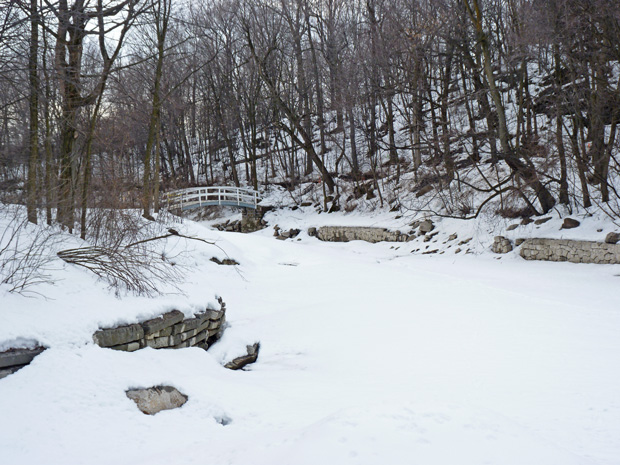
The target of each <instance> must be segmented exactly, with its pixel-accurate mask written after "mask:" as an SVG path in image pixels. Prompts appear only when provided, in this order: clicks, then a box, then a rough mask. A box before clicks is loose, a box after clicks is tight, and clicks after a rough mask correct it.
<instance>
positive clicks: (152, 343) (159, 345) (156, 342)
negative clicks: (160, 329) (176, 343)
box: [146, 336, 170, 349]
mask: <svg viewBox="0 0 620 465" xmlns="http://www.w3.org/2000/svg"><path fill="white" fill-rule="evenodd" d="M146 346H147V347H152V348H153V349H163V348H165V347H170V337H169V336H164V337H156V338H155V339H147V340H146Z"/></svg>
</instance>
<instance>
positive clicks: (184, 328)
mask: <svg viewBox="0 0 620 465" xmlns="http://www.w3.org/2000/svg"><path fill="white" fill-rule="evenodd" d="M220 305H221V308H220V309H219V310H211V309H206V310H204V311H202V312H199V313H197V314H195V315H194V316H193V317H192V318H185V316H184V315H183V313H182V312H180V311H178V310H172V311H170V312H167V313H165V314H163V315H162V316H160V317H158V318H153V319H151V320H148V321H144V322H142V323H136V324H131V325H126V326H119V327H116V328H106V329H101V330H99V331H97V332H96V333H95V334H94V335H93V340H94V341H95V344H97V345H99V346H101V347H108V348H110V349H115V350H123V351H126V352H133V351H134V350H138V349H142V348H143V347H152V348H154V349H165V348H171V349H181V348H183V347H193V346H196V347H200V348H203V349H205V350H206V349H207V348H208V347H209V346H210V345H211V344H213V343H214V342H215V341H217V340H218V339H219V338H220V336H221V335H222V331H223V330H224V323H225V322H226V304H225V303H224V302H222V301H221V299H220Z"/></svg>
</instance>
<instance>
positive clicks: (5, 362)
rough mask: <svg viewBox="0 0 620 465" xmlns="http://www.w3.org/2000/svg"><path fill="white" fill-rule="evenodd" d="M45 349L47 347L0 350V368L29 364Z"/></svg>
mask: <svg viewBox="0 0 620 465" xmlns="http://www.w3.org/2000/svg"><path fill="white" fill-rule="evenodd" d="M44 350H45V348H43V347H39V348H37V349H9V350H7V351H5V352H0V368H5V367H12V366H15V365H27V364H29V363H30V362H32V359H33V358H35V357H36V356H37V355H39V354H40V353H41V352H43V351H44Z"/></svg>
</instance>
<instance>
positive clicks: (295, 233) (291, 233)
mask: <svg viewBox="0 0 620 465" xmlns="http://www.w3.org/2000/svg"><path fill="white" fill-rule="evenodd" d="M300 232H301V229H289V231H288V237H290V238H291V239H293V238H295V237H297V236H299V233H300Z"/></svg>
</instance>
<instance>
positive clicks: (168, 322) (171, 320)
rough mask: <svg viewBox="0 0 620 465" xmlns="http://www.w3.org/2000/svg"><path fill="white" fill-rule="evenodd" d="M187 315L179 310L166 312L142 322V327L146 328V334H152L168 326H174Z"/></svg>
mask: <svg viewBox="0 0 620 465" xmlns="http://www.w3.org/2000/svg"><path fill="white" fill-rule="evenodd" d="M183 318H185V315H183V312H180V311H178V310H172V311H170V312H167V313H164V314H163V315H162V316H160V317H158V318H153V319H152V320H148V321H145V322H144V323H142V328H143V329H144V334H145V335H148V334H152V333H156V332H158V331H161V330H162V329H164V328H167V327H168V326H172V325H174V324H176V323H179V322H180V321H183Z"/></svg>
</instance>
